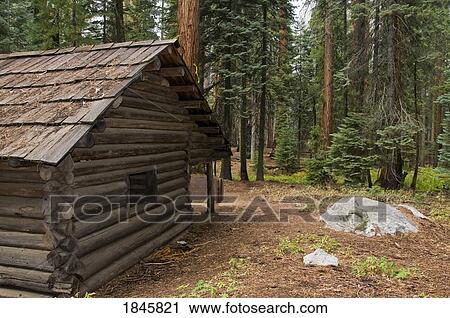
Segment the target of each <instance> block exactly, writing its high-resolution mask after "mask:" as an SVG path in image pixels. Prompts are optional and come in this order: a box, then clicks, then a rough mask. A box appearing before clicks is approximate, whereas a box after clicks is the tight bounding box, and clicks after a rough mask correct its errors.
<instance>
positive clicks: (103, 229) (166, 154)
mask: <svg viewBox="0 0 450 318" xmlns="http://www.w3.org/2000/svg"><path fill="white" fill-rule="evenodd" d="M152 76H153V75H152ZM153 77H155V76H153ZM155 83H159V84H155ZM211 142H212V141H211V140H210V138H208V137H207V135H205V134H204V133H202V132H201V131H200V129H199V127H198V126H197V124H195V123H194V122H193V120H192V118H191V116H189V113H188V111H187V110H186V109H185V108H183V107H180V102H179V100H178V95H177V94H176V93H175V92H174V91H173V90H172V89H171V88H169V87H166V81H164V80H160V81H158V80H155V78H153V79H152V82H148V81H147V82H146V81H143V82H139V83H137V84H134V85H132V86H131V87H130V88H129V89H127V90H126V91H125V92H124V94H123V96H122V97H121V99H120V103H116V104H115V107H114V108H113V109H110V110H109V111H108V112H107V113H106V114H105V115H104V116H103V119H102V120H100V121H98V122H97V124H96V125H95V127H94V128H93V129H92V130H91V131H90V132H89V133H88V134H87V135H86V136H85V137H84V138H83V139H82V140H80V141H79V142H78V143H77V146H76V147H75V148H74V149H73V150H72V152H71V154H70V155H69V156H67V157H66V159H65V160H64V161H63V162H61V163H60V164H59V165H58V166H57V167H50V166H44V165H28V166H26V167H20V168H12V167H11V166H10V165H8V163H7V162H3V161H1V162H0V296H2V295H5V296H11V295H23V296H27V295H28V296H33V295H35V293H40V294H42V295H48V296H51V295H56V294H58V295H59V294H70V293H72V292H73V291H75V290H78V289H79V290H81V291H82V292H86V291H92V290H95V289H96V288H98V287H100V286H101V285H103V284H104V283H106V282H107V281H109V280H110V279H112V278H113V277H115V276H116V275H118V274H119V273H120V272H122V271H124V270H126V269H127V268H129V267H130V266H132V265H134V264H135V263H137V262H139V260H140V259H142V258H144V257H146V256H147V255H149V254H150V253H151V252H152V251H153V250H155V249H156V248H158V247H160V246H161V245H163V244H165V243H167V242H168V241H170V240H171V239H173V238H174V237H175V236H177V235H179V234H180V233H181V232H183V231H184V230H186V229H187V228H188V226H189V224H188V223H181V224H179V223H175V222H174V218H175V217H177V215H178V214H179V212H178V211H183V210H189V209H190V196H189V184H190V166H191V165H192V164H197V163H200V162H207V161H209V160H210V159H209V158H210V157H211V155H212V154H213V150H212V147H211ZM150 171H154V172H155V179H154V180H152V182H153V184H151V185H150V186H151V189H153V190H154V191H155V194H157V195H158V197H157V198H156V199H155V200H154V202H153V201H152V202H150V203H149V204H147V205H145V207H144V206H140V205H138V206H137V208H135V209H130V205H129V197H128V196H129V194H130V175H137V174H140V173H148V172H150ZM133 180H141V179H140V178H139V177H137V178H134V179H133ZM133 182H137V181H133ZM139 182H141V183H139V184H137V185H134V186H135V188H136V189H140V188H142V189H147V188H145V187H146V186H147V187H148V186H149V185H148V184H147V185H146V184H145V182H144V179H143V180H142V181H139ZM147 190H148V189H147ZM55 195H56V196H58V195H61V196H71V197H68V198H65V199H64V200H68V201H67V206H65V207H64V208H61V207H59V206H58V207H55V206H54V205H52V204H50V202H51V197H53V196H55ZM83 196H96V197H95V198H92V197H91V198H90V199H89V202H91V203H95V204H89V205H87V206H81V205H79V204H74V203H73V201H71V200H72V199H75V200H78V199H79V198H80V197H83ZM105 196H106V197H107V199H106V200H105V198H104V197H105ZM180 197H181V198H180ZM176 198H180V199H178V200H176V201H174V200H175V199H176ZM167 215H169V217H168V216H167ZM170 217H171V218H170Z"/></svg>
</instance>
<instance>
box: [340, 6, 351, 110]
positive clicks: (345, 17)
mask: <svg viewBox="0 0 450 318" xmlns="http://www.w3.org/2000/svg"><path fill="white" fill-rule="evenodd" d="M342 6H343V11H344V17H343V20H344V21H343V22H344V30H343V35H344V62H345V64H346V65H347V64H348V63H349V60H348V16H347V10H348V0H342ZM346 73H347V75H346V76H347V77H349V76H348V71H347V72H346ZM348 112H349V109H348V86H347V85H345V87H344V117H347V116H348Z"/></svg>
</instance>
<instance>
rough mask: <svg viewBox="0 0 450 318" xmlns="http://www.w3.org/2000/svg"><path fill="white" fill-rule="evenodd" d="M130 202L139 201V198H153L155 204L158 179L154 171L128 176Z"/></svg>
mask: <svg viewBox="0 0 450 318" xmlns="http://www.w3.org/2000/svg"><path fill="white" fill-rule="evenodd" d="M129 181H130V197H131V198H132V200H131V201H135V202H136V200H140V198H139V197H142V196H148V197H153V198H152V200H151V201H154V202H156V196H157V195H158V178H157V173H156V170H153V171H148V172H142V173H137V174H131V175H129Z"/></svg>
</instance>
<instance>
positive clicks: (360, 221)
mask: <svg viewBox="0 0 450 318" xmlns="http://www.w3.org/2000/svg"><path fill="white" fill-rule="evenodd" d="M320 219H321V220H322V221H324V222H325V223H326V224H327V226H328V227H329V228H331V229H334V230H336V231H341V232H351V233H356V234H360V235H364V236H368V237H373V236H375V235H380V236H381V235H386V234H390V235H396V234H398V233H408V232H413V233H415V232H417V226H416V225H415V224H414V223H412V222H411V221H410V220H409V219H408V218H407V217H405V216H404V215H403V214H402V213H401V212H400V211H399V210H398V209H396V208H395V207H393V206H391V205H389V204H386V203H383V202H378V201H374V200H371V199H368V198H362V197H350V198H343V199H341V200H339V201H338V202H336V203H335V204H333V205H332V206H331V207H330V208H328V210H327V212H326V213H324V214H322V215H321V216H320Z"/></svg>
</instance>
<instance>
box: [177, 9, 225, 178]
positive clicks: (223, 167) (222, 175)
mask: <svg viewBox="0 0 450 318" xmlns="http://www.w3.org/2000/svg"><path fill="white" fill-rule="evenodd" d="M182 2H183V1H182ZM231 4H232V3H231V1H230V2H229V9H230V10H231ZM225 37H226V43H227V45H226V47H225V48H224V51H225V52H224V53H225V58H224V62H223V63H224V65H223V67H224V69H225V70H227V74H225V75H224V76H225V79H224V82H225V85H224V90H225V91H224V92H223V103H222V104H223V129H224V134H225V137H226V138H227V139H228V140H229V141H231V136H232V135H231V133H232V123H233V118H232V114H231V107H232V105H231V96H230V94H231V89H232V88H233V86H232V82H231V75H230V74H231V73H232V63H231V59H230V56H231V53H232V52H231V46H232V45H233V39H232V37H231V35H226V36H225ZM220 175H221V177H222V178H223V179H226V180H233V177H232V174H231V157H227V158H224V159H223V160H222V167H221V173H220Z"/></svg>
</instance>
